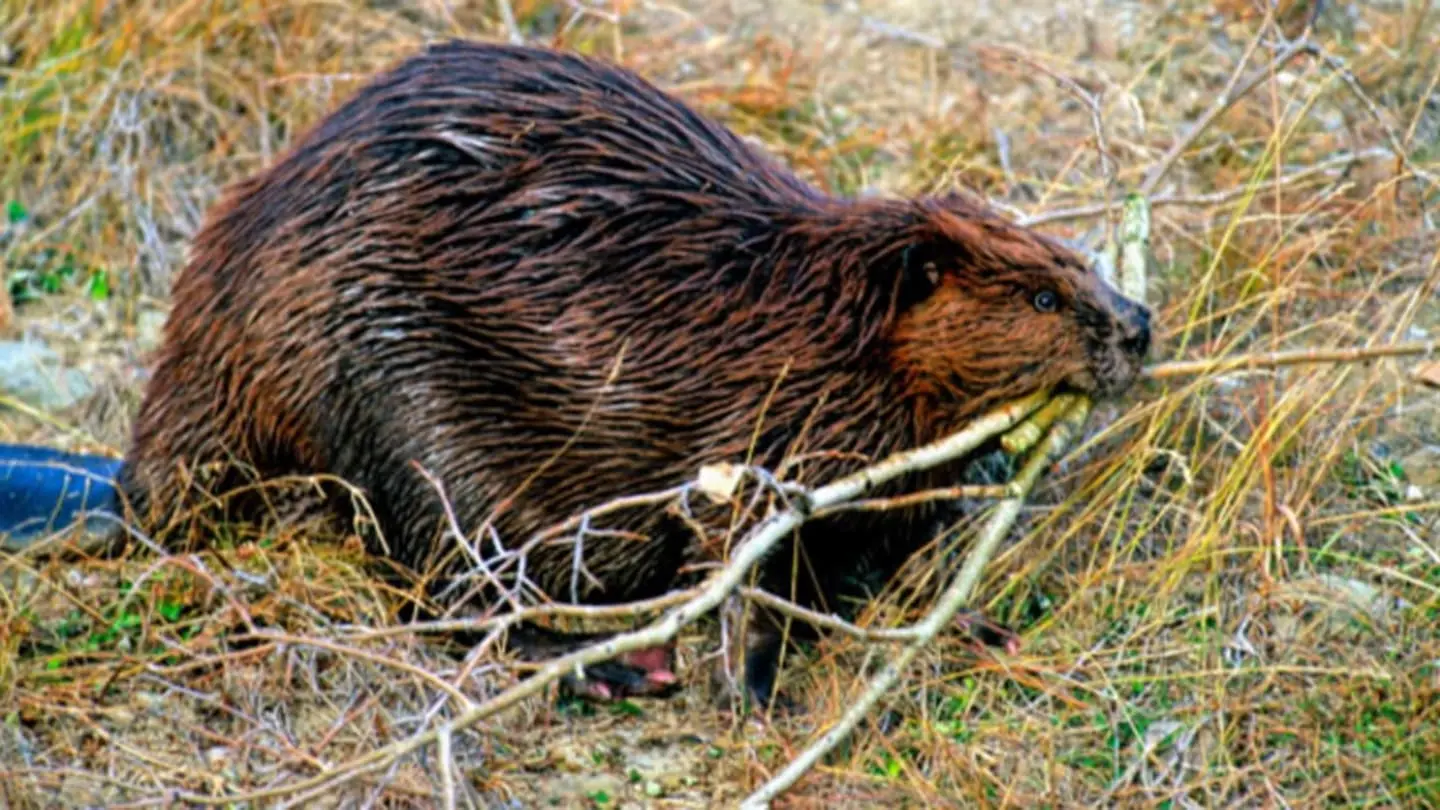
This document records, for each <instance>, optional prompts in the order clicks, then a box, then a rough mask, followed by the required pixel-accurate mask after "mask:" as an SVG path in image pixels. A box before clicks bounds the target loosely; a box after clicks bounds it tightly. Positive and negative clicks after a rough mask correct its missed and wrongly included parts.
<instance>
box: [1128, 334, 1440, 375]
mask: <svg viewBox="0 0 1440 810" xmlns="http://www.w3.org/2000/svg"><path fill="white" fill-rule="evenodd" d="M1437 347H1440V341H1434V340H1423V341H1413V342H1408V343H1390V344H1387V345H1384V346H1361V347H1352V348H1345V349H1299V350H1296V351H1288V352H1269V353H1266V354H1245V355H1239V356H1237V357H1212V358H1207V359H1204V360H1180V361H1176V362H1171V363H1157V364H1155V365H1153V366H1148V367H1146V368H1145V370H1144V372H1143V374H1144V376H1145V377H1148V378H1149V379H1152V380H1164V379H1169V378H1171V377H1194V376H1208V375H1214V374H1226V373H1229V372H1232V371H1256V370H1259V369H1272V368H1280V367H1282V366H1299V365H1305V364H1308V363H1363V362H1365V361H1367V360H1378V359H1381V358H1385V357H1418V356H1429V355H1433V354H1435V353H1436V350H1437Z"/></svg>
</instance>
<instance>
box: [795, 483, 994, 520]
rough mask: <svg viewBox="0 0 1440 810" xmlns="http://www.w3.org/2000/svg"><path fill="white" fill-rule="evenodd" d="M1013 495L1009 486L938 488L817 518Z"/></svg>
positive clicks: (854, 504) (864, 503)
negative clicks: (962, 499)
mask: <svg viewBox="0 0 1440 810" xmlns="http://www.w3.org/2000/svg"><path fill="white" fill-rule="evenodd" d="M1010 494H1011V487H1010V485H1008V484H994V485H991V484H976V485H971V486H957V487H936V488H934V489H923V490H920V491H919V492H910V493H906V494H905V495H896V496H895V497H893V498H867V499H865V500H863V501H852V502H850V503H842V504H838V505H836V506H832V507H831V508H829V509H826V510H824V511H821V512H816V513H815V515H814V516H815V517H824V516H826V515H833V514H835V513H837V512H884V511H888V510H890V509H905V508H907V507H911V506H916V505H917V504H922V503H930V502H931V501H955V500H959V499H961V498H1004V497H1006V496H1008V495H1010Z"/></svg>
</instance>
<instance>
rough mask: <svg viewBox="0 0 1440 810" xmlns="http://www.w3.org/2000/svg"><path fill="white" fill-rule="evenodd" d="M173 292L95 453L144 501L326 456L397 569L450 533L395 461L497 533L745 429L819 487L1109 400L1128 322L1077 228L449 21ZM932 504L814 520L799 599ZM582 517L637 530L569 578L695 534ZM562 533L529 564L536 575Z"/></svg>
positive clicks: (912, 537) (514, 540)
mask: <svg viewBox="0 0 1440 810" xmlns="http://www.w3.org/2000/svg"><path fill="white" fill-rule="evenodd" d="M1041 290H1050V291H1052V292H1053V293H1054V294H1056V295H1057V296H1058V300H1059V308H1058V310H1057V311H1055V312H1048V313H1047V312H1040V311H1038V310H1037V308H1036V306H1035V303H1034V297H1035V295H1036V294H1037V293H1038V292H1040V291H1041ZM173 298H174V305H173V313H174V314H173V315H172V316H171V318H170V320H169V322H168V324H167V325H166V329H165V335H164V341H163V345H162V348H161V349H160V352H159V355H158V359H157V364H156V367H155V371H154V377H153V379H152V381H151V382H150V384H149V388H148V391H147V394H146V397H145V401H144V404H143V406H142V409H141V412H140V415H139V418H138V422H137V425H136V428H135V433H134V441H133V444H132V447H131V449H130V452H129V455H128V458H127V463H126V466H125V470H124V472H123V475H122V489H123V492H124V494H125V496H126V497H127V498H128V500H129V502H130V505H131V506H132V508H133V509H135V515H136V517H137V519H138V520H139V521H140V522H141V524H142V526H144V527H147V528H149V529H150V530H152V531H158V530H159V529H160V528H161V527H163V526H167V525H169V524H170V523H171V522H172V521H173V519H174V518H175V517H176V516H177V515H179V514H180V513H181V509H182V507H183V506H188V505H191V504H190V503H189V502H190V498H189V496H188V495H187V494H186V493H188V492H189V490H188V484H187V478H186V477H185V476H186V472H185V471H186V470H193V469H195V468H196V467H197V466H198V465H201V464H205V463H208V462H222V461H225V460H226V459H234V460H238V461H240V462H243V463H244V464H246V465H249V466H251V467H253V468H254V469H255V470H256V471H258V472H259V473H261V474H262V475H266V476H273V475H279V474H287V473H329V474H333V475H336V476H339V477H341V478H343V479H345V480H347V481H348V482H350V483H352V484H354V485H356V486H358V487H360V488H362V489H363V491H364V492H365V494H366V495H367V496H368V498H369V501H370V503H371V505H372V507H373V508H374V510H375V512H376V514H377V516H378V519H379V525H380V528H381V530H382V531H383V535H384V546H383V547H382V546H380V545H379V544H377V545H376V549H377V550H380V551H381V552H382V553H386V554H388V556H389V557H391V558H393V559H394V560H396V561H398V562H400V563H402V564H404V565H406V566H408V567H410V568H412V569H416V570H422V569H425V568H426V567H427V566H428V565H429V564H430V563H431V562H433V561H434V560H435V559H436V557H437V554H439V553H442V552H448V551H450V550H451V548H452V547H453V540H445V539H443V538H442V537H441V534H440V533H439V530H440V528H441V525H442V517H443V513H442V510H441V508H440V505H439V502H438V500H437V498H436V494H435V491H434V489H433V488H432V485H431V484H430V483H429V482H428V481H426V480H425V479H424V478H423V477H422V476H421V475H420V473H419V472H417V471H416V470H415V469H414V468H413V467H412V462H415V463H418V464H419V465H421V466H422V467H423V468H424V469H426V470H428V471H429V472H430V473H432V474H433V475H435V476H436V477H437V478H438V479H439V480H440V481H441V482H442V483H443V484H444V485H445V488H446V492H447V494H448V496H449V499H450V501H451V503H452V504H453V506H454V510H455V515H456V517H457V518H458V519H459V521H460V522H461V524H462V525H463V526H464V527H465V528H466V530H467V531H474V530H475V528H477V527H478V526H479V525H481V524H482V523H483V522H484V521H485V520H486V519H487V518H490V517H492V515H493V516H494V526H495V528H496V529H497V530H498V535H499V537H500V538H502V539H503V542H505V544H506V545H507V546H508V547H511V548H513V547H515V546H516V545H518V544H520V543H521V542H523V541H524V540H526V539H528V538H529V537H530V536H531V534H532V533H533V532H535V531H537V530H539V529H541V528H543V527H546V526H549V525H551V524H553V523H555V522H557V521H559V520H562V519H563V518H565V517H567V516H569V515H572V514H574V513H577V512H579V511H580V510H582V509H584V508H586V507H590V506H594V505H596V504H598V503H601V502H604V501H606V500H608V499H611V498H613V497H616V496H619V495H622V494H628V493H637V492H644V491H650V490H658V489H662V488H666V487H670V486H674V485H676V484H678V483H680V482H683V481H685V480H688V479H690V478H692V477H693V476H694V475H695V473H696V472H697V470H698V469H699V468H700V466H701V465H702V464H706V463H711V462H716V461H722V460H724V461H743V460H745V459H746V458H747V457H750V450H751V445H752V440H754V453H753V461H754V463H756V464H759V465H761V466H765V467H769V468H772V469H773V468H774V467H775V466H776V465H777V464H779V463H780V462H781V460H782V459H783V458H784V457H786V456H787V454H794V453H802V452H803V453H814V452H816V451H821V452H828V453H830V454H831V455H829V456H826V457H825V458H823V459H822V460H820V461H818V462H813V463H808V464H806V465H805V468H804V471H803V472H804V476H805V478H806V479H807V480H823V479H824V478H825V477H827V476H830V475H834V474H837V473H840V472H844V471H847V470H850V469H853V468H854V467H855V466H856V465H858V464H859V463H861V458H862V457H863V458H871V459H875V458H879V457H883V456H885V455H886V454H889V453H891V452H895V451H899V450H903V449H906V448H909V447H912V446H914V445H916V444H919V443H922V442H925V441H928V440H932V439H935V438H937V437H938V436H940V435H942V434H943V433H945V432H947V431H949V430H951V429H953V428H955V427H957V426H959V425H960V424H962V423H963V422H964V421H965V420H966V419H967V418H970V417H973V416H974V415H975V414H976V413H977V412H978V411H980V410H981V409H983V408H985V407H986V406H989V405H992V404H994V403H996V402H997V401H999V400H1002V399H1004V398H1007V397H1011V396H1014V395H1018V394H1022V393H1025V392H1028V391H1031V390H1034V389H1036V388H1038V387H1041V386H1055V385H1061V384H1065V383H1067V382H1069V383H1071V384H1075V385H1079V386H1081V387H1086V388H1091V389H1093V390H1096V391H1097V392H1098V393H1100V394H1109V393H1115V392H1118V391H1120V390H1121V389H1123V388H1124V387H1125V386H1126V385H1128V384H1129V382H1130V381H1131V379H1132V378H1133V376H1134V373H1135V371H1136V370H1137V369H1138V367H1139V363H1140V361H1141V359H1142V355H1143V354H1144V352H1145V350H1146V346H1147V341H1148V325H1147V324H1148V315H1147V314H1146V313H1145V311H1144V310H1143V309H1142V308H1140V307H1138V306H1136V305H1135V304H1132V303H1130V302H1128V301H1125V300H1123V299H1121V298H1120V297H1119V296H1118V295H1117V294H1116V293H1115V292H1114V291H1113V290H1112V289H1110V288H1109V287H1108V286H1106V285H1105V284H1104V283H1103V282H1102V281H1100V280H1099V279H1098V278H1097V277H1096V276H1095V275H1094V274H1093V273H1092V272H1091V271H1090V270H1088V269H1087V268H1086V267H1085V266H1084V264H1082V262H1081V261H1079V260H1078V259H1077V257H1076V256H1074V255H1073V254H1072V253H1071V252H1070V251H1068V250H1067V249H1065V248H1064V247H1062V246H1061V245H1059V244H1058V243H1056V242H1054V241H1052V240H1050V239H1047V238H1045V237H1043V236H1041V235H1039V234H1037V233H1035V232H1032V231H1030V230H1026V229H1023V228H1019V227H1016V226H1014V225H1012V224H1010V223H1008V222H1006V221H1004V220H1003V219H1001V218H999V217H997V216H995V215H994V214H993V213H991V212H989V211H987V210H984V209H982V208H980V207H978V206H977V205H976V204H974V203H972V202H969V201H967V200H965V199H963V198H960V197H958V196H951V197H941V198H930V199H918V200H863V201H857V200H846V199H837V198H832V197H829V196H826V195H824V194H822V193H821V192H819V191H817V190H816V189H814V188H812V187H811V186H809V185H807V184H805V183H803V182H802V181H801V180H799V179H798V178H796V177H795V176H794V175H793V174H791V173H790V172H789V171H787V170H786V169H785V168H783V167H782V166H781V165H779V164H778V163H776V162H774V161H772V160H771V159H769V158H768V157H765V156H764V155H762V154H761V153H760V152H758V151H757V150H755V149H753V148H752V147H750V146H748V145H746V144H745V143H743V142H742V141H741V140H739V139H738V138H737V137H736V136H735V135H733V134H731V133H730V132H729V131H728V130H726V129H724V128H722V127H720V126H719V125H717V124H715V123H712V122H710V121H708V120H706V119H705V118H703V117H701V116H699V115H697V114H696V113H694V112H692V111H691V110H690V109H688V108H687V107H686V106H684V105H682V104H681V103H680V102H678V101H676V100H674V99H672V98H671V97H669V96H668V95H666V94H663V93H662V92H660V91H659V90H657V89H655V88H654V87H652V86H651V85H650V84H648V83H647V82H645V81H643V80H642V79H640V78H638V77H636V76H635V75H633V74H631V73H629V72H627V71H625V70H622V69H619V68H616V67H612V66H609V65H606V64H604V63H601V62H597V61H591V60H585V59H582V58H579V57H577V56H573V55H566V54H561V53H556V52H551V51H547V50H538V49H528V48H518V47H511V46H503V45H493V44H476V43H463V42H454V43H448V44H441V45H436V46H433V47H431V48H429V49H428V50H426V51H424V52H423V53H421V54H419V55H417V56H415V57H413V58H411V59H409V60H407V61H406V62H404V63H402V64H400V65H399V66H397V67H396V68H394V69H393V70H392V71H390V72H388V73H385V74H383V75H381V76H379V77H378V78H377V79H375V80H374V81H373V82H372V83H371V84H370V85H368V86H367V87H365V88H364V89H362V90H361V91H360V92H359V93H358V94H356V95H355V96H354V97H352V98H351V99H350V100H349V101H347V102H346V103H345V104H344V105H343V106H341V107H340V108H339V109H338V110H337V111H336V112H334V113H333V114H332V115H330V116H329V117H328V118H327V119H326V120H324V121H323V122H321V123H320V125H319V126H318V127H317V128H316V129H314V130H313V131H312V132H310V133H309V134H308V135H306V136H305V137H304V138H303V139H301V140H300V141H299V142H298V143H297V144H296V145H295V146H294V147H293V149H292V150H291V151H290V152H289V153H288V154H286V155H285V156H284V157H283V158H282V159H281V160H280V161H279V162H277V163H276V164H275V165H273V166H272V167H270V168H268V169H267V170H265V171H263V172H261V173H260V174H258V175H256V176H255V177H253V178H251V179H248V180H246V181H244V182H242V183H239V184H237V185H236V186H235V187H234V188H232V189H231V190H230V191H229V192H228V194H227V195H226V196H225V198H224V199H223V200H222V201H221V202H220V203H219V204H218V205H217V206H216V207H215V209H214V210H213V211H212V212H211V214H210V215H209V217H208V219H207V221H206V223H205V225H204V227H203V229H202V231H201V232H200V233H199V235H198V236H197V237H196V239H195V241H194V246H193V254H192V258H191V260H190V262H189V264H188V266H187V267H186V268H185V270H184V272H183V273H182V274H181V275H180V276H179V277H178V279H177V280H176V283H175V286H174V291H173ZM617 362H618V363H619V366H618V369H619V370H618V373H616V375H615V377H614V379H613V382H612V383H611V384H609V385H608V386H607V379H609V378H610V377H611V375H612V372H615V369H616V364H617ZM762 411H763V419H762ZM757 423H758V424H759V428H758V429H757ZM582 426H583V430H582V429H581V428H582ZM955 475H956V469H955V468H953V467H952V468H951V469H948V470H938V471H935V472H934V473H932V474H929V475H926V476H920V477H919V478H916V479H912V480H909V481H906V482H902V483H901V484H899V485H898V487H913V486H916V485H923V484H925V483H927V482H932V481H933V482H935V483H941V484H943V483H948V482H950V481H953V478H954V476H955ZM229 482H230V483H235V480H234V479H229ZM217 483H218V484H222V485H223V484H224V483H225V481H224V480H222V481H219V482H217ZM501 505H503V507H504V508H503V509H500V510H499V511H498V513H497V512H496V510H497V506H501ZM935 514H936V512H935V509H934V508H925V509H912V510H908V511H906V512H902V513H883V514H868V515H867V514H862V513H857V516H854V517H845V518H840V517H837V518H835V519H831V520H826V521H820V522H818V523H816V524H814V525H813V526H810V527H808V528H807V531H806V533H805V535H804V540H803V547H804V548H805V550H806V552H807V555H808V557H809V559H810V564H811V569H812V571H811V575H810V576H808V577H807V579H808V581H809V583H810V587H809V588H806V589H805V590H806V591H808V592H809V596H810V597H811V599H812V601H813V600H814V599H815V598H823V597H827V596H830V595H832V592H833V591H834V590H835V589H836V588H837V587H838V585H837V583H838V582H839V579H840V578H841V577H843V575H844V574H845V572H846V571H847V570H850V569H851V568H853V567H854V566H856V565H858V564H861V562H862V561H863V560H865V559H870V558H887V559H888V558H895V557H903V556H904V555H905V554H906V553H908V552H909V551H912V550H913V549H915V548H916V547H918V545H919V544H921V543H924V542H926V541H927V540H928V539H929V537H930V534H929V529H930V527H931V524H932V522H933V520H934V517H935ZM172 528H181V527H172ZM192 528H193V527H192ZM604 528H607V529H623V530H626V531H628V532H631V533H633V534H635V535H639V536H644V537H648V538H649V539H648V540H645V539H636V538H635V537H629V536H615V535H592V536H590V537H588V538H587V539H586V542H585V565H586V568H587V569H588V571H589V572H592V573H593V574H594V576H595V577H596V579H597V580H598V586H597V584H596V583H595V582H592V581H590V580H589V579H588V578H585V579H582V580H581V582H580V584H581V588H580V593H579V594H578V595H579V597H580V598H581V599H582V600H586V601H614V600H624V599H636V598H642V597H647V596H653V595H656V594H658V593H660V592H663V591H665V590H667V589H668V588H670V587H672V586H674V585H675V584H677V571H678V569H679V568H680V566H682V565H683V564H684V563H685V562H687V561H688V560H690V559H691V558H693V557H694V556H696V555H697V554H698V553H699V552H697V545H696V544H695V543H693V542H692V540H691V537H692V534H691V532H690V531H689V530H688V529H686V528H685V527H684V526H683V525H682V524H681V523H680V522H679V521H677V520H675V519H674V518H673V517H667V516H665V515H663V514H658V513H656V512H655V511H653V510H652V511H645V512H640V513H636V514H634V515H630V516H625V517H621V518H616V519H614V520H610V521H608V522H606V523H605V525H604ZM174 536H176V537H179V536H181V535H180V534H176V535H174ZM571 551H572V550H571V547H570V546H568V545H554V546H543V547H540V548H538V549H536V551H535V552H534V553H533V554H532V555H531V558H530V561H529V566H528V575H529V576H530V577H531V578H532V579H533V580H534V581H535V582H536V583H537V584H538V585H539V586H540V587H542V588H543V589H545V590H546V591H547V592H548V593H549V594H550V595H551V596H552V597H554V598H557V599H561V600H568V599H570V598H571V584H572V579H573V577H574V570H573V567H572V565H571V559H572V558H571ZM774 559H775V560H776V563H775V564H773V565H772V566H771V567H770V572H769V574H767V584H768V585H769V586H771V587H773V588H775V589H776V590H778V591H780V592H782V593H785V592H788V590H789V588H788V581H789V575H790V555H789V553H788V551H787V552H781V553H779V554H777V555H776V556H775V558H774ZM782 569H783V570H782Z"/></svg>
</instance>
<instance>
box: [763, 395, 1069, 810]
mask: <svg viewBox="0 0 1440 810" xmlns="http://www.w3.org/2000/svg"><path fill="white" fill-rule="evenodd" d="M1090 408H1091V403H1090V399H1089V398H1088V397H1079V398H1077V401H1076V402H1075V403H1074V405H1072V406H1071V408H1070V409H1069V410H1068V411H1067V412H1066V413H1065V414H1064V416H1062V417H1061V418H1060V420H1059V421H1058V422H1057V423H1056V424H1055V426H1054V427H1053V428H1051V430H1050V433H1049V434H1048V435H1047V436H1046V440H1045V442H1044V444H1042V445H1041V447H1040V448H1039V450H1038V451H1037V452H1036V453H1035V454H1033V455H1032V456H1031V457H1030V459H1029V460H1028V461H1026V463H1025V466H1024V467H1022V468H1021V469H1020V472H1019V474H1017V475H1016V476H1015V485H1016V486H1017V488H1018V489H1019V492H1020V494H1019V495H1017V496H1016V497H1013V498H1008V499H1006V500H1004V501H1001V502H1000V504H999V505H998V506H997V507H996V508H995V512H994V514H993V515H992V516H991V518H990V521H989V522H988V523H987V524H986V525H985V529H984V531H983V532H982V533H981V535H980V537H979V539H978V540H977V541H976V543H975V548H974V550H972V551H971V552H970V555H969V556H968V557H966V558H965V565H964V567H963V568H961V569H960V573H959V574H958V575H956V577H955V581H954V582H952V583H951V584H950V587H948V588H946V589H945V593H944V594H942V595H941V597H940V600H939V602H937V603H936V605H935V607H934V608H933V609H931V611H930V612H929V613H928V614H926V616H925V618H924V619H923V620H921V621H920V623H919V624H917V625H915V626H914V628H912V631H913V633H914V640H912V641H911V642H910V644H909V645H907V646H906V647H905V649H904V650H902V651H901V652H900V654H899V655H897V656H896V657H895V658H894V659H893V660H891V661H890V662H889V663H888V664H886V666H885V668H884V669H882V670H881V671H880V673H879V674H878V675H876V676H875V678H874V679H872V680H871V681H870V685H869V686H868V687H867V688H866V690H865V693H864V694H863V695H861V696H860V698H859V700H857V701H856V702H855V703H854V704H852V705H851V706H850V708H849V709H848V710H847V711H846V712H845V714H844V716H843V717H841V719H840V722H838V723H836V724H835V725H834V726H833V727H832V728H831V729H830V730H829V731H827V732H825V734H824V735H822V736H821V737H820V738H819V739H818V740H816V741H815V742H813V743H811V744H810V746H809V747H808V748H806V749H805V750H804V752H802V753H801V754H800V756H798V757H795V759H793V760H791V761H790V764H789V765H787V766H785V769H784V770H782V771H781V772H780V773H778V774H776V775H775V776H773V777H771V779H770V781H768V782H766V783H765V784H764V785H762V786H761V787H760V789H759V790H757V791H755V792H754V793H752V794H750V796H749V797H747V798H746V799H745V801H744V803H742V804H741V805H740V807H741V808H742V810H758V808H764V807H769V806H770V801H771V800H772V799H774V798H775V797H776V796H778V795H779V794H780V793H781V792H783V791H785V790H786V789H788V788H789V787H790V786H792V785H794V784H795V782H796V781H798V780H799V779H800V777H801V776H803V775H804V774H805V772H806V771H808V770H810V769H811V768H812V767H814V765H815V763H816V762H819V761H820V758H821V757H823V756H825V754H827V753H829V751H830V750H831V749H833V748H834V747H835V746H836V745H838V744H839V743H840V741H841V740H843V739H844V738H845V737H847V736H849V734H850V732H851V731H853V730H854V729H855V727H856V726H857V725H859V723H860V721H861V719H863V718H864V717H865V715H867V714H869V713H870V710H871V709H872V708H873V707H874V706H875V704H876V703H877V702H878V701H879V700H880V697H881V696H882V695H884V694H885V693H886V692H888V691H890V688H891V687H893V686H894V685H895V682H896V681H897V680H899V679H900V673H902V672H904V671H905V668H906V667H908V666H909V665H910V662H911V661H912V660H914V658H915V656H916V655H917V654H919V652H920V649H921V648H922V647H924V646H925V645H926V644H929V643H930V642H931V641H932V640H933V639H934V638H935V636H936V635H938V634H939V633H940V630H941V629H942V628H943V627H944V626H945V625H947V624H948V623H949V622H950V621H951V620H952V619H954V617H955V614H956V613H958V612H959V611H960V608H962V607H964V605H965V603H966V602H967V601H969V599H970V594H971V592H972V591H974V590H975V585H976V584H977V583H978V582H979V581H980V574H981V572H982V571H984V569H985V566H986V565H987V564H988V563H989V562H990V558H991V557H992V556H994V554H995V550H996V549H997V548H998V547H999V545H1000V541H1001V540H1003V539H1004V538H1005V535H1006V533H1007V532H1009V531H1010V528H1011V526H1013V525H1014V523H1015V519H1016V517H1018V516H1019V514H1020V507H1021V506H1022V505H1023V504H1024V502H1025V496H1026V495H1028V494H1029V492H1030V490H1031V489H1032V488H1034V486H1035V482H1036V481H1037V480H1039V478H1040V473H1041V472H1043V471H1044V470H1045V469H1046V468H1047V467H1049V466H1050V465H1051V464H1052V463H1053V462H1054V461H1055V460H1056V459H1058V458H1059V457H1060V455H1061V454H1062V453H1064V452H1065V448H1066V447H1067V446H1068V445H1069V443H1070V440H1071V439H1072V437H1073V436H1074V435H1075V434H1076V433H1077V432H1079V430H1080V429H1081V428H1082V427H1083V426H1084V423H1085V420H1086V419H1087V418H1088V417H1089V415H1090Z"/></svg>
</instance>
